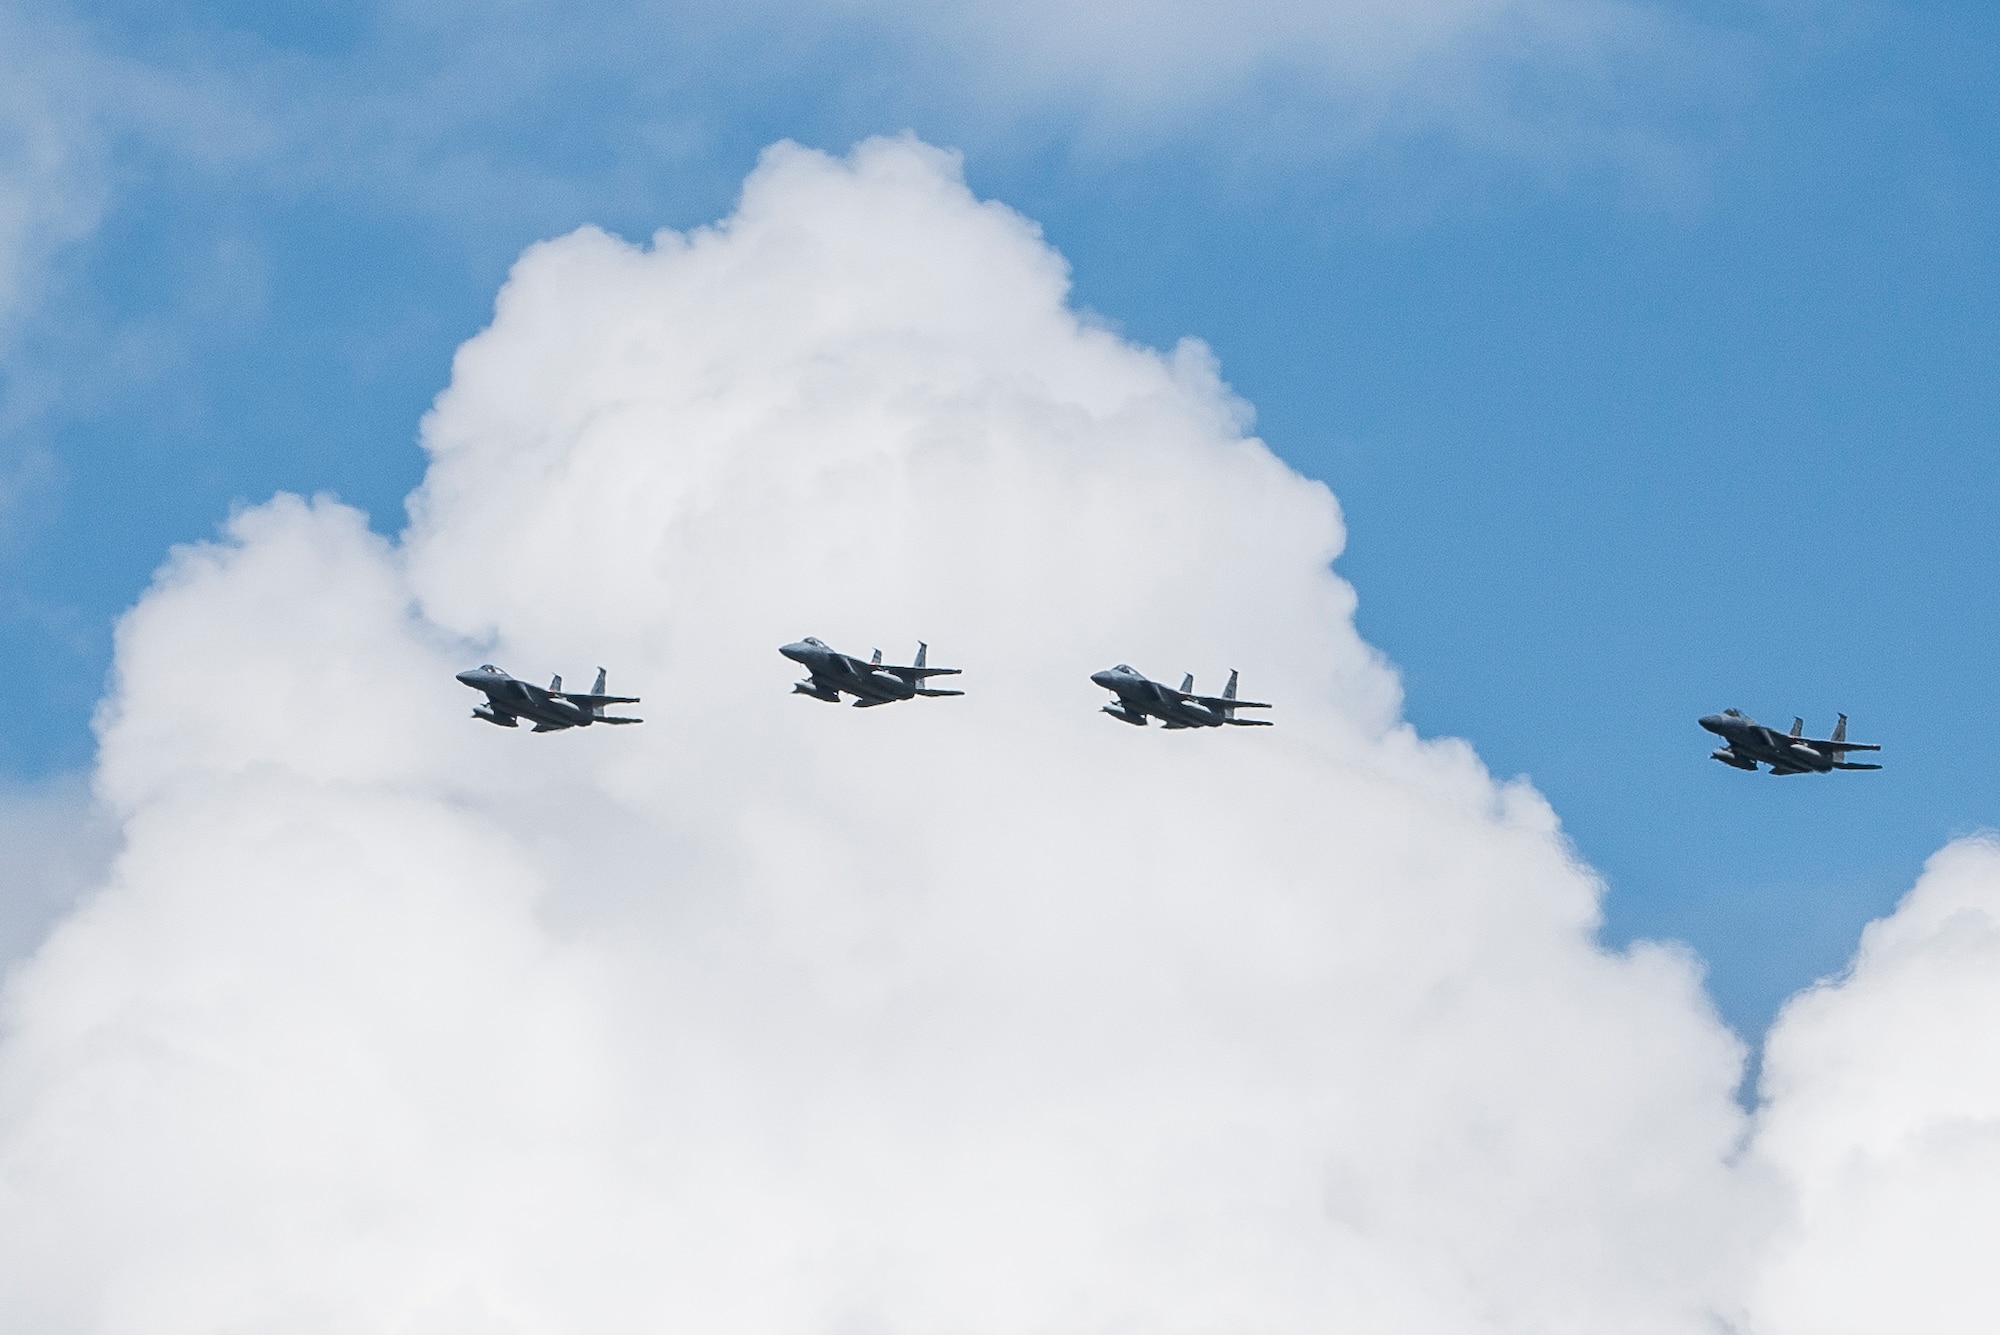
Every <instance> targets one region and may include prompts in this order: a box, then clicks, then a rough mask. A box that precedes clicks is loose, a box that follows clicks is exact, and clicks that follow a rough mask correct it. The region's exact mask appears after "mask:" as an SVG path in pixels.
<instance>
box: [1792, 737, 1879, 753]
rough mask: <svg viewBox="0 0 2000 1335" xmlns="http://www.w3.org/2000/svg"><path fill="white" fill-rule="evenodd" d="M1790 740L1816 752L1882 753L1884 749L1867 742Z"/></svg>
mask: <svg viewBox="0 0 2000 1335" xmlns="http://www.w3.org/2000/svg"><path fill="white" fill-rule="evenodd" d="M1790 740H1791V741H1792V742H1793V743H1794V744H1795V745H1798V746H1810V747H1811V748H1812V749H1813V750H1815V751H1880V750H1881V749H1882V748H1881V747H1879V746H1870V745H1869V744H1867V743H1866V742H1837V741H1833V740H1831V739H1829V740H1827V741H1820V740H1819V739H1818V738H1816V737H1794V738H1792V739H1790Z"/></svg>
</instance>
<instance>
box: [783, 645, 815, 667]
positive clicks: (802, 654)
mask: <svg viewBox="0 0 2000 1335" xmlns="http://www.w3.org/2000/svg"><path fill="white" fill-rule="evenodd" d="M811 648H812V646H810V645H808V644H807V643H806V642H805V641H804V640H793V641H792V642H791V643H790V644H781V645H779V646H778V652H779V653H781V654H783V655H784V656H785V657H787V658H789V659H791V660H792V661H793V662H794V663H803V662H805V661H806V654H807V653H809V652H810V651H811Z"/></svg>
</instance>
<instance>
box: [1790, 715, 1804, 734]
mask: <svg viewBox="0 0 2000 1335" xmlns="http://www.w3.org/2000/svg"><path fill="white" fill-rule="evenodd" d="M1805 735H1806V721H1805V720H1804V719H1802V718H1794V719H1793V720H1792V736H1794V737H1803V736H1805Z"/></svg>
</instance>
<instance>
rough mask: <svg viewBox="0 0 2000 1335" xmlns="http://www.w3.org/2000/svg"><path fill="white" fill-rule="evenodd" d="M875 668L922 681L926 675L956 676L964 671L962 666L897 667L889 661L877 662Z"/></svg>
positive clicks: (906, 679) (906, 678)
mask: <svg viewBox="0 0 2000 1335" xmlns="http://www.w3.org/2000/svg"><path fill="white" fill-rule="evenodd" d="M874 668H875V670H876V671H877V672H888V673H892V674H894V675H895V676H898V677H901V678H902V679H903V680H904V681H922V680H923V679H924V678H925V677H956V676H958V675H959V674H960V673H961V672H963V671H964V669H962V668H934V667H896V666H894V665H893V664H889V663H876V664H874Z"/></svg>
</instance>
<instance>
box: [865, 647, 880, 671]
mask: <svg viewBox="0 0 2000 1335" xmlns="http://www.w3.org/2000/svg"><path fill="white" fill-rule="evenodd" d="M868 666H870V667H881V666H882V651H881V650H880V649H877V650H876V651H875V656H874V657H873V658H870V659H869V660H868Z"/></svg>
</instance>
